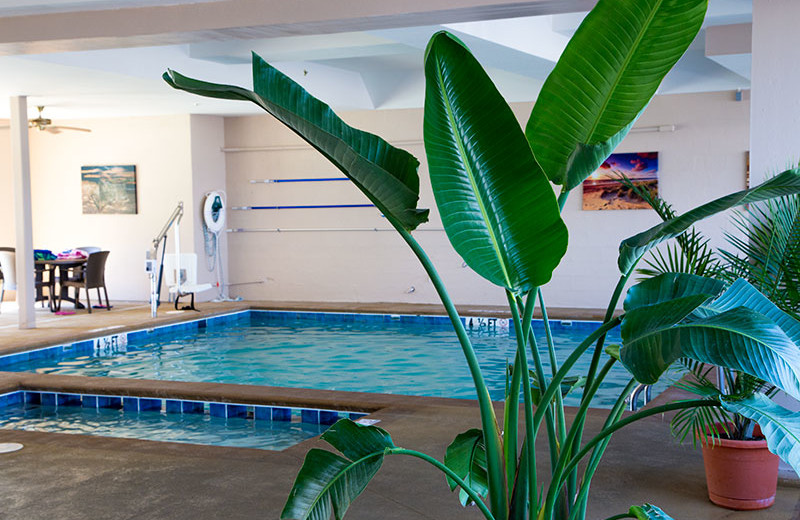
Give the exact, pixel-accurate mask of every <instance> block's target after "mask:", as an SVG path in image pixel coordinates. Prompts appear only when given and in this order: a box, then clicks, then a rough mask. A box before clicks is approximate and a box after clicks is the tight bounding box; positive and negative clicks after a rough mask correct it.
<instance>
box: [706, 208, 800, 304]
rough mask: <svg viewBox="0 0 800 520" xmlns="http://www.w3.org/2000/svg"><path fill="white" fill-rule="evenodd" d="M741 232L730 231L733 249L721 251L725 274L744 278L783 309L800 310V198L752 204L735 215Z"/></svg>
mask: <svg viewBox="0 0 800 520" xmlns="http://www.w3.org/2000/svg"><path fill="white" fill-rule="evenodd" d="M732 221H733V224H734V226H735V228H736V230H737V231H738V233H735V234H734V233H727V234H726V237H727V239H728V242H729V243H730V245H731V246H732V247H733V250H724V249H723V250H721V251H720V256H721V257H722V258H723V259H724V260H725V262H726V263H727V265H726V269H725V271H723V274H724V275H726V276H727V278H728V279H730V280H735V279H736V278H744V279H746V280H747V281H749V282H750V283H751V284H753V286H755V287H756V288H757V289H758V290H759V291H761V292H762V293H763V294H764V295H766V296H767V298H769V299H770V300H771V301H773V302H775V304H776V305H777V306H778V307H780V308H781V309H782V310H783V311H785V312H788V313H790V314H792V315H793V316H794V317H795V318H797V317H798V313H799V312H800V250H798V248H800V197H799V196H797V195H792V196H787V197H781V198H778V199H773V200H769V201H765V202H763V203H760V204H752V205H750V206H749V207H748V208H747V209H745V210H743V211H739V212H737V213H736V214H734V216H733V218H732Z"/></svg>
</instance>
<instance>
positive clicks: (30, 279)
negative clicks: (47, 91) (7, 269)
mask: <svg viewBox="0 0 800 520" xmlns="http://www.w3.org/2000/svg"><path fill="white" fill-rule="evenodd" d="M11 169H12V174H13V176H14V221H15V227H16V229H15V231H16V245H15V248H16V250H17V303H18V304H19V328H21V329H32V328H34V327H35V326H36V316H35V314H34V308H33V304H34V290H35V288H34V274H33V217H32V215H31V165H30V155H29V150H28V98H27V97H26V96H14V97H12V98H11Z"/></svg>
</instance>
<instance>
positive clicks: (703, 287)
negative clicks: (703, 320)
mask: <svg viewBox="0 0 800 520" xmlns="http://www.w3.org/2000/svg"><path fill="white" fill-rule="evenodd" d="M724 288H725V284H724V283H723V282H721V281H719V280H715V279H713V278H705V277H703V276H696V275H693V274H686V273H664V274H661V275H658V276H655V277H653V278H648V279H646V280H644V281H643V282H639V283H638V284H636V285H634V286H633V287H631V288H630V289H628V294H627V295H626V296H625V302H624V304H623V308H624V309H625V311H627V312H630V311H632V310H633V309H637V308H639V307H644V306H647V305H654V304H656V303H661V302H665V301H668V300H673V299H675V298H681V297H684V296H693V295H698V294H704V295H706V299H710V298H714V297H716V296H719V294H720V293H721V292H722V290H723V289H724Z"/></svg>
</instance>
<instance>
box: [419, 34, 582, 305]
mask: <svg viewBox="0 0 800 520" xmlns="http://www.w3.org/2000/svg"><path fill="white" fill-rule="evenodd" d="M425 76H426V89H425V127H424V130H425V151H426V153H427V156H428V169H429V171H430V177H431V184H432V186H433V192H434V195H435V196H436V204H437V206H438V207H439V214H440V215H441V217H442V223H443V224H444V228H445V231H447V236H448V238H449V239H450V243H451V244H453V248H455V250H456V251H457V252H458V254H459V255H461V257H462V258H463V259H464V261H465V262H466V263H467V264H468V265H469V266H470V267H471V268H472V269H473V270H474V271H475V272H477V273H478V274H480V275H481V276H483V277H484V278H486V279H487V280H489V281H490V282H492V283H494V284H496V285H499V286H501V287H505V288H507V289H512V290H515V291H528V290H530V289H532V288H533V287H537V286H540V285H543V284H545V283H547V282H548V281H549V280H550V277H551V276H552V273H553V269H555V267H556V266H557V265H558V263H559V262H560V261H561V258H562V257H563V256H564V253H566V251H567V227H566V225H565V224H564V221H562V220H561V216H560V214H559V210H558V204H557V202H556V198H555V194H554V193H553V191H552V190H551V189H550V185H549V183H548V182H547V177H546V176H545V175H544V172H543V171H542V170H541V168H540V167H539V165H538V164H537V162H536V160H535V159H534V158H533V154H532V153H531V149H530V147H529V146H528V142H527V141H526V140H525V135H524V134H523V133H522V129H521V128H520V127H519V125H518V124H517V121H516V118H515V117H514V114H513V113H512V112H511V108H509V106H508V105H507V104H506V102H505V100H504V99H503V97H502V96H501V95H500V93H499V92H498V91H497V89H496V88H495V86H494V84H493V83H492V81H491V80H490V79H489V76H487V75H486V72H485V71H484V70H483V68H482V67H481V66H480V64H479V63H478V62H477V61H476V60H475V58H474V57H473V56H472V54H470V52H469V51H468V50H467V49H466V47H464V45H463V44H462V43H461V42H460V41H458V40H457V39H456V38H455V37H453V36H452V35H450V34H447V33H444V32H440V33H437V34H435V35H434V36H433V38H431V41H430V43H429V44H428V49H427V51H426V53H425Z"/></svg>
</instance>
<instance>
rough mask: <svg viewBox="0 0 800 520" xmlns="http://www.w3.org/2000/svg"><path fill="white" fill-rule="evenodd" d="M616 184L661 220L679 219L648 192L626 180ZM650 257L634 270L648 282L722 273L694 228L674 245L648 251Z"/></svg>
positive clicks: (708, 248)
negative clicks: (672, 275) (674, 276)
mask: <svg viewBox="0 0 800 520" xmlns="http://www.w3.org/2000/svg"><path fill="white" fill-rule="evenodd" d="M619 180H620V182H621V183H622V184H623V185H625V186H626V187H627V188H629V189H630V190H631V191H633V192H634V193H636V195H638V196H639V197H641V198H642V200H644V201H645V202H647V204H649V205H650V207H651V208H652V209H653V210H654V211H655V212H656V214H657V215H658V216H659V217H661V220H663V221H667V220H672V219H674V218H675V217H677V216H678V214H677V212H676V211H675V209H674V208H673V207H672V205H671V204H669V203H668V202H667V201H666V200H664V199H662V198H661V197H659V196H657V195H655V194H654V193H652V192H651V191H650V190H647V189H644V188H642V187H641V186H640V185H637V184H635V183H633V182H632V181H631V180H630V179H628V178H627V177H625V176H622V177H621V178H620V179H619ZM649 253H650V254H649V255H647V256H646V257H644V259H643V261H644V263H645V265H646V267H639V268H638V269H636V272H637V273H639V274H640V275H642V276H644V277H647V278H651V277H653V276H658V275H660V274H665V273H689V274H696V275H698V276H707V277H711V278H715V277H717V276H719V275H721V274H722V273H724V272H725V269H724V268H723V266H722V265H721V263H720V260H719V258H718V257H717V253H716V252H715V251H714V249H713V248H712V247H711V244H710V241H709V239H707V238H706V237H704V236H703V234H702V233H700V232H699V231H698V230H697V229H696V228H695V227H694V226H692V227H690V228H689V229H687V230H686V231H684V232H683V233H681V234H680V235H678V236H676V237H675V241H674V242H669V243H667V244H665V245H664V246H663V247H660V248H656V249H651V250H650V252H649Z"/></svg>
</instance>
